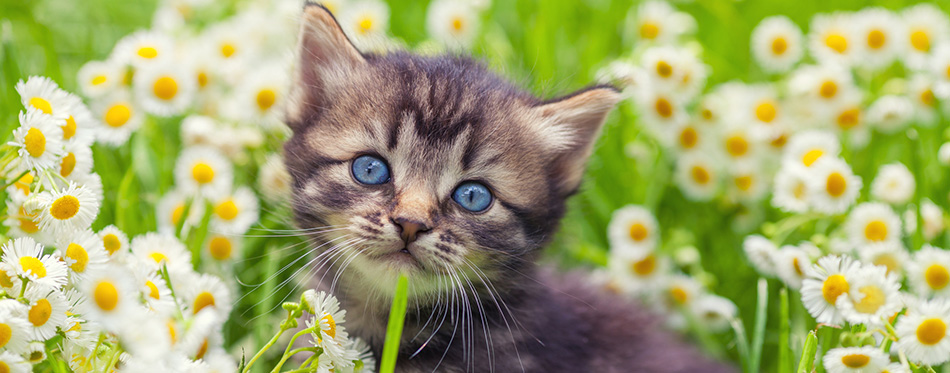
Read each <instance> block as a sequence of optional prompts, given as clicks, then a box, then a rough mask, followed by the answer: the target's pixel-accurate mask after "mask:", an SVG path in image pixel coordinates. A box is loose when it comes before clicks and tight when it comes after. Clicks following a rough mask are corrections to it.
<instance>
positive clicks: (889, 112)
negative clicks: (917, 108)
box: [867, 95, 914, 134]
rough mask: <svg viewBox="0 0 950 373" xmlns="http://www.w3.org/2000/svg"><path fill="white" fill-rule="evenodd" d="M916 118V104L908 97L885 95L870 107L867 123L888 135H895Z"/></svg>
mask: <svg viewBox="0 0 950 373" xmlns="http://www.w3.org/2000/svg"><path fill="white" fill-rule="evenodd" d="M913 117H914V103H913V102H912V101H911V100H910V99H909V98H908V97H907V96H898V95H884V96H881V97H878V99H877V100H874V102H873V103H871V106H870V107H868V112H867V122H868V124H869V125H870V126H871V127H872V128H875V129H877V130H878V131H881V132H882V133H886V134H893V133H896V132H898V131H900V130H903V129H904V128H907V125H908V124H910V121H911V119H913Z"/></svg>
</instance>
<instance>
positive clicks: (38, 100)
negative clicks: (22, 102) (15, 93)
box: [30, 97, 53, 114]
mask: <svg viewBox="0 0 950 373" xmlns="http://www.w3.org/2000/svg"><path fill="white" fill-rule="evenodd" d="M30 106H32V107H34V108H36V110H39V111H42V112H44V113H46V114H53V106H52V105H50V103H49V101H46V99H45V98H42V97H33V98H31V99H30Z"/></svg>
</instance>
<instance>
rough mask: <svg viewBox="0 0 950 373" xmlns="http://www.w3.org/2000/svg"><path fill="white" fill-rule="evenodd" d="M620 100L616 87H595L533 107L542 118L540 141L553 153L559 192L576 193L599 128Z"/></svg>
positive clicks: (598, 133)
mask: <svg viewBox="0 0 950 373" xmlns="http://www.w3.org/2000/svg"><path fill="white" fill-rule="evenodd" d="M620 99H621V95H620V91H618V90H617V89H616V88H614V87H611V86H596V87H592V88H587V89H584V90H581V91H578V92H575V93H573V94H571V95H569V96H566V97H563V98H559V99H557V100H554V101H548V102H545V103H542V104H541V105H539V106H536V107H534V111H535V113H536V114H537V115H538V117H540V119H541V120H540V122H539V125H540V128H539V129H538V130H539V131H540V135H541V141H542V142H543V143H544V144H545V145H546V146H548V151H549V154H553V155H554V158H553V160H552V164H553V167H554V173H553V175H555V178H556V179H557V184H558V186H559V189H560V192H562V193H565V194H570V193H573V192H574V191H575V190H576V189H577V187H578V186H579V185H580V182H581V178H582V177H583V176H584V166H585V165H586V164H587V158H588V157H590V154H591V151H592V149H593V147H594V143H595V142H596V141H597V137H598V135H600V128H601V127H602V126H603V124H604V120H605V119H607V114H609V113H610V110H612V109H613V108H614V105H616V104H617V102H619V101H620Z"/></svg>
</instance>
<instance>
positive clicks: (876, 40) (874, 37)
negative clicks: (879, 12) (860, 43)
mask: <svg viewBox="0 0 950 373" xmlns="http://www.w3.org/2000/svg"><path fill="white" fill-rule="evenodd" d="M886 42H887V35H885V34H884V31H881V30H879V29H874V30H871V31H869V32H868V47H870V48H871V49H881V47H883V46H884V43H886Z"/></svg>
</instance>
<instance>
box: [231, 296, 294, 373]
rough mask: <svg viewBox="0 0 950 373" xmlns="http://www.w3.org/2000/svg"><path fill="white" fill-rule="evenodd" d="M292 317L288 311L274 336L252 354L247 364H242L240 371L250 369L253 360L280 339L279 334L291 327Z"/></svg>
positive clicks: (292, 314)
mask: <svg viewBox="0 0 950 373" xmlns="http://www.w3.org/2000/svg"><path fill="white" fill-rule="evenodd" d="M293 318H294V313H293V312H290V311H288V312H287V318H286V319H285V320H284V321H283V322H281V323H280V330H278V331H277V334H274V337H273V338H271V339H270V341H268V342H267V344H265V345H264V347H261V350H260V351H257V353H256V354H254V357H252V358H251V361H248V362H247V365H246V366H244V370H242V371H241V373H247V372H250V371H251V366H252V365H254V362H256V361H257V359H260V358H261V356H263V355H264V353H265V352H267V350H269V349H270V348H271V347H273V346H274V344H275V343H277V340H278V339H280V336H282V335H284V332H286V331H287V330H288V329H290V328H291V327H292V326H291V325H292V323H291V322H290V321H291V320H293Z"/></svg>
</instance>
